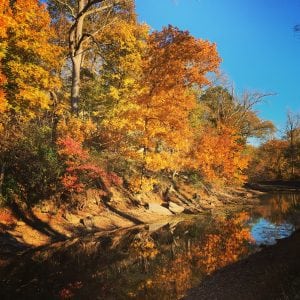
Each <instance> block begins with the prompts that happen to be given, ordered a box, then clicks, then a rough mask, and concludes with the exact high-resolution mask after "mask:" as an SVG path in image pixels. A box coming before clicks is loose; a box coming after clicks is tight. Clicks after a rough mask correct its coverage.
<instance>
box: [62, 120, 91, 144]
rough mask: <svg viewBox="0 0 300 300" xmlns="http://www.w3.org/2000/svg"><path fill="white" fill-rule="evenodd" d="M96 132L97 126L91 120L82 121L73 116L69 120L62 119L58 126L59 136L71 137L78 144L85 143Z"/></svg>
mask: <svg viewBox="0 0 300 300" xmlns="http://www.w3.org/2000/svg"><path fill="white" fill-rule="evenodd" d="M95 130H96V124H95V123H93V121H92V120H91V119H87V120H82V119H80V118H77V117H74V116H71V117H69V118H68V119H62V120H61V121H60V122H59V124H58V126H57V132H58V135H59V136H60V137H62V138H64V137H66V136H69V137H71V138H73V139H74V140H76V141H77V142H78V143H83V142H84V141H85V140H86V139H88V138H89V137H91V135H92V134H93V133H94V132H95Z"/></svg>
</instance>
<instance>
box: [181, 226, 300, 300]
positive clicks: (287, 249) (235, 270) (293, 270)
mask: <svg viewBox="0 0 300 300" xmlns="http://www.w3.org/2000/svg"><path fill="white" fill-rule="evenodd" d="M299 298H300V231H299V230H298V231H296V232H295V233H294V234H293V235H292V236H290V237H289V238H286V239H283V240H279V241H278V242H277V244H276V245H273V246H269V247H265V248H263V249H262V250H261V251H260V252H257V253H255V254H253V255H251V256H249V257H247V258H246V259H243V260H241V261H238V262H236V263H234V264H232V265H229V266H227V267H225V268H223V269H220V270H218V271H216V272H215V273H213V274H212V275H211V276H209V277H207V278H206V279H205V280H204V281H203V282H202V283H201V284H200V286H199V287H196V288H193V289H192V290H191V291H190V292H189V293H188V296H187V297H185V298H184V299H186V300H194V299H220V300H221V299H222V300H223V299H236V300H238V299H241V300H242V299H243V300H246V299H249V300H250V299H257V300H259V299H299Z"/></svg>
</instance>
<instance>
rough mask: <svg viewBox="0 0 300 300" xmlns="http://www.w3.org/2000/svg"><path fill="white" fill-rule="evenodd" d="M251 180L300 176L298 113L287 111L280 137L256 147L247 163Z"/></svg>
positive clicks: (288, 178)
mask: <svg viewBox="0 0 300 300" xmlns="http://www.w3.org/2000/svg"><path fill="white" fill-rule="evenodd" d="M248 173H249V177H250V179H252V180H295V179H299V177H300V122H299V114H294V113H291V112H288V113H287V120H286V128H285V132H284V136H283V137H282V139H271V140H268V141H266V142H265V143H263V144H262V145H261V146H259V147H258V148H257V149H253V158H252V161H251V163H250V165H249V171H248Z"/></svg>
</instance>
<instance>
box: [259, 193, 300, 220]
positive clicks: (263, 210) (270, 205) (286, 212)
mask: <svg viewBox="0 0 300 300" xmlns="http://www.w3.org/2000/svg"><path fill="white" fill-rule="evenodd" d="M262 201H263V202H262V203H263V205H261V206H257V207H256V208H255V212H256V213H257V214H258V215H259V216H261V217H263V218H264V219H266V220H269V221H271V222H272V223H275V224H280V223H283V222H285V221H287V218H289V217H291V218H293V215H294V213H297V211H298V213H299V210H300V194H296V193H275V194H272V195H267V196H266V197H265V198H264V197H263V198H262Z"/></svg>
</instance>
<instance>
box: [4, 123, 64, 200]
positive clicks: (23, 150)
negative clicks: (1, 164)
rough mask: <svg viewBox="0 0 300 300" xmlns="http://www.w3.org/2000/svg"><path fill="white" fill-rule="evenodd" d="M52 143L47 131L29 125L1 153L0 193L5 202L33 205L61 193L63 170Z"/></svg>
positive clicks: (44, 128) (49, 132) (48, 130)
mask: <svg viewBox="0 0 300 300" xmlns="http://www.w3.org/2000/svg"><path fill="white" fill-rule="evenodd" d="M51 140H52V139H51V129H50V128H49V127H47V126H42V127H39V126H38V125H32V126H30V127H28V128H27V130H26V132H25V133H24V137H23V138H21V139H20V140H19V141H17V142H16V143H15V144H14V145H13V147H12V148H10V149H8V150H7V151H6V152H5V153H2V159H3V160H4V161H5V172H4V181H3V187H2V193H3V196H4V198H5V199H6V201H9V200H10V199H11V197H15V196H18V197H19V198H20V200H23V201H25V202H26V203H27V204H29V205H32V204H34V203H36V202H38V201H39V200H42V199H45V198H48V197H50V196H51V195H53V194H54V193H55V192H57V191H58V190H59V189H60V184H59V177H60V174H61V172H62V166H61V161H60V159H59V156H58V153H57V151H56V147H55V145H53V143H52V142H51Z"/></svg>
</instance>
